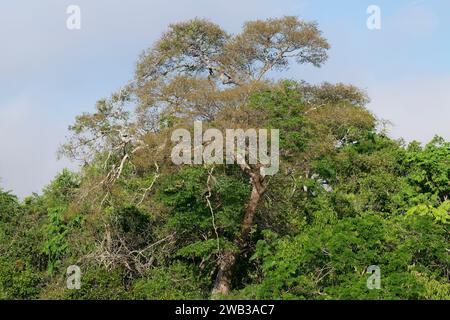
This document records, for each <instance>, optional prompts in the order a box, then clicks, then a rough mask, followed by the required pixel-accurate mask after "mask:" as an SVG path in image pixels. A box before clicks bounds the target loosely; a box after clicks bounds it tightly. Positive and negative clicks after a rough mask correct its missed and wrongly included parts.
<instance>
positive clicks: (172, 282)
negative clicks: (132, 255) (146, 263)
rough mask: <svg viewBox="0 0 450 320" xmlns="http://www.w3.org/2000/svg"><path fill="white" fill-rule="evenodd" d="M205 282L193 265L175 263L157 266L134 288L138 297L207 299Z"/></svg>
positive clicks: (149, 298)
mask: <svg viewBox="0 0 450 320" xmlns="http://www.w3.org/2000/svg"><path fill="white" fill-rule="evenodd" d="M202 286H205V283H204V282H202V281H201V279H199V278H198V277H197V276H196V275H195V271H194V270H192V267H189V266H186V265H184V264H181V263H175V264H174V265H171V266H169V267H168V268H166V267H164V268H155V269H153V270H152V271H151V272H149V274H148V275H146V276H144V277H143V278H142V279H140V280H138V281H137V282H136V283H135V285H134V288H133V290H132V292H133V295H134V297H135V298H136V299H145V300H171V299H188V300H189V299H190V300H198V299H205V298H207V296H205V294H204V292H205V291H204V288H202Z"/></svg>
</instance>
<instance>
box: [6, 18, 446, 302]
mask: <svg viewBox="0 0 450 320" xmlns="http://www.w3.org/2000/svg"><path fill="white" fill-rule="evenodd" d="M329 48H330V46H329V44H328V42H327V40H326V39H325V38H324V37H323V36H322V34H321V32H320V31H319V29H318V26H317V25H316V24H315V23H309V22H305V21H301V20H299V19H298V18H296V17H283V18H278V19H269V20H258V21H251V22H247V23H246V24H245V25H244V27H243V30H242V32H241V33H240V34H237V35H231V34H228V33H227V32H225V31H224V30H222V29H221V28H220V27H219V26H217V25H216V24H214V23H211V22H209V21H205V20H201V19H195V20H191V21H187V22H183V23H177V24H173V25H171V26H170V27H169V29H168V31H167V32H166V33H165V34H163V35H162V37H161V38H160V40H158V41H157V42H156V43H155V44H154V45H153V46H152V47H151V48H150V49H148V50H146V51H145V52H144V53H143V54H142V55H141V57H140V58H139V60H138V63H137V67H136V73H135V76H134V78H133V80H132V81H130V82H129V83H128V84H126V85H125V86H124V87H123V88H121V89H120V90H119V91H118V92H116V93H114V94H112V95H111V97H109V98H107V99H102V100H100V101H98V103H97V105H96V108H95V110H94V111H93V112H91V113H85V114H82V115H80V116H78V117H77V118H76V120H75V123H74V124H73V125H72V126H71V127H70V132H71V135H70V137H68V139H67V142H66V143H65V144H64V145H63V146H62V147H61V150H60V154H61V156H64V157H69V158H71V159H75V160H77V161H80V163H81V170H80V172H70V171H69V170H64V171H62V172H61V173H60V174H58V175H57V176H56V178H55V179H54V180H53V181H52V182H50V183H49V185H48V186H47V187H45V189H44V190H43V192H42V194H41V195H37V194H33V195H31V196H29V197H27V198H25V199H24V200H23V201H19V200H18V198H17V197H16V196H14V195H13V194H11V193H10V192H7V191H0V298H2V299H211V298H216V299H221V298H223V299H229V298H237V299H450V282H449V280H450V246H449V238H450V234H449V226H450V213H449V212H450V199H449V196H450V142H446V141H445V140H444V139H442V138H440V137H435V138H434V139H433V140H432V141H430V142H429V143H428V144H426V145H425V146H422V145H421V144H419V143H417V142H412V143H410V144H408V145H406V144H405V143H403V142H402V141H394V140H392V139H391V138H389V137H388V136H387V134H386V132H385V131H384V130H383V126H382V123H380V121H379V120H377V118H376V117H375V116H374V115H373V114H372V113H371V112H370V111H369V110H368V109H367V108H366V106H367V103H368V102H369V99H368V97H367V95H366V94H365V93H364V92H363V91H361V90H360V89H358V88H356V87H354V86H352V85H347V84H340V83H339V84H331V83H326V82H325V83H323V84H321V85H312V84H308V83H306V82H304V81H301V80H298V79H284V80H274V79H273V78H271V75H272V76H273V72H274V71H277V72H283V71H285V70H287V69H288V68H289V65H290V64H291V63H298V64H311V65H314V66H316V67H320V66H321V65H322V64H323V63H325V62H326V60H327V56H328V49H329ZM424 107H425V106H424ZM405 116H407V115H405ZM195 120H201V121H203V126H204V127H205V128H206V127H210V128H217V129H219V130H221V131H224V130H225V129H227V128H242V129H247V128H268V129H271V128H276V129H279V130H280V170H279V172H278V173H277V174H276V175H273V176H264V175H263V174H261V171H260V170H259V169H260V168H261V164H257V165H249V164H248V165H247V164H246V165H237V164H236V165H225V164H224V165H192V166H189V165H180V166H177V165H174V164H173V163H172V161H171V158H170V154H171V150H172V147H173V142H171V139H170V136H171V133H172V132H173V130H174V129H175V128H186V129H192V128H193V121H195ZM417 130H420V128H417ZM70 265H78V266H79V267H80V268H81V272H82V275H81V288H80V289H79V290H71V289H68V288H67V287H66V279H67V274H66V270H67V267H68V266H70ZM371 265H376V266H379V268H380V272H381V288H380V289H373V290H370V289H369V288H368V287H367V284H366V281H367V278H368V276H369V274H368V273H367V268H368V267H369V266H371Z"/></svg>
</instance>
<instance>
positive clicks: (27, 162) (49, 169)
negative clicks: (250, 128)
mask: <svg viewBox="0 0 450 320" xmlns="http://www.w3.org/2000/svg"><path fill="white" fill-rule="evenodd" d="M71 4H75V5H79V6H80V8H81V19H82V20H81V30H76V31H69V30H67V29H66V19H67V17H68V15H67V14H66V8H67V6H68V5H71ZM372 4H373V5H378V6H379V7H380V8H381V30H377V31H370V30H368V29H367V27H366V20H367V18H368V14H367V13H366V9H367V7H368V6H369V5H372ZM449 12H450V1H447V0H395V1H393V0H383V1H381V0H370V1H365V0H342V1H333V0H295V1H293V0H278V1H275V0H245V1H242V0H227V1H216V0H164V1H163V0H128V1H126V2H125V1H122V0H70V1H66V0H40V1H32V0H27V1H25V0H15V1H2V2H1V4H0V40H1V43H2V45H1V47H2V50H0V137H1V139H0V150H1V153H0V177H1V178H2V181H1V182H0V186H2V187H3V188H4V189H7V190H13V191H14V192H15V193H17V194H18V195H20V196H22V197H23V196H25V195H28V194H30V193H31V192H39V191H40V190H41V188H42V187H43V186H44V185H46V184H47V183H48V182H49V181H50V180H51V179H52V178H53V176H54V175H55V174H56V173H57V172H58V171H59V170H61V169H62V168H63V167H65V166H69V167H74V165H73V164H70V163H69V162H68V161H67V160H62V161H57V160H56V150H57V148H58V145H60V144H61V143H62V142H64V136H65V135H66V134H67V126H68V125H69V124H71V122H72V121H73V119H74V117H75V116H76V115H77V114H80V113H81V112H83V111H90V110H92V109H93V107H94V104H95V102H96V101H97V100H98V99H99V98H102V97H107V96H108V95H109V94H110V93H111V92H113V91H115V90H116V89H118V88H119V87H120V86H121V85H123V84H124V83H126V82H127V81H128V80H129V79H130V78H131V77H132V75H133V69H134V65H135V62H136V59H137V57H138V55H139V54H140V53H141V52H142V50H144V49H145V48H148V47H150V46H151V44H152V43H153V42H154V41H155V40H156V39H157V38H158V37H159V35H160V34H161V33H162V32H163V31H164V30H165V29H166V28H167V25H168V24H170V23H173V22H177V21H182V20H186V19H190V18H194V17H203V18H208V19H210V20H212V21H214V22H216V23H218V24H220V25H221V26H222V27H224V28H225V29H226V30H228V31H230V32H234V33H235V32H238V31H239V29H240V27H241V26H242V23H243V22H244V21H246V20H252V19H257V18H268V17H277V16H282V15H297V16H299V17H301V18H304V19H307V20H316V21H317V22H318V23H319V26H320V28H321V29H322V30H323V32H324V35H325V37H326V38H327V39H328V40H329V42H330V43H331V45H332V49H331V50H330V59H329V61H328V63H327V64H326V65H325V66H324V67H322V68H320V69H316V68H313V67H308V66H295V67H293V68H292V69H291V70H290V71H289V72H287V73H284V74H283V75H282V76H283V77H288V78H295V79H304V80H307V81H310V82H314V83H319V82H322V81H331V82H338V81H341V82H347V83H352V84H355V85H357V86H359V87H361V88H363V89H365V90H367V91H368V93H369V95H370V97H371V99H372V102H371V104H370V105H369V108H370V109H371V110H372V111H373V112H374V113H375V114H376V115H377V116H378V117H379V118H380V119H388V120H391V121H392V127H391V128H390V134H391V136H392V137H394V138H399V137H404V138H405V139H406V140H407V141H411V140H413V139H416V140H419V141H422V142H426V141H428V140H430V139H431V138H432V137H433V135H434V134H440V135H441V136H444V137H445V138H446V139H450V126H449V125H448V123H449V122H450V41H449V31H450V19H448V17H449ZM276 76H281V75H276Z"/></svg>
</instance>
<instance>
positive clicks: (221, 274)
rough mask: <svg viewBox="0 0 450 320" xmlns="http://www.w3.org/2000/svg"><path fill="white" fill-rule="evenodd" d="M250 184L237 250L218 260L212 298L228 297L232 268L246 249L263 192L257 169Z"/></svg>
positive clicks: (260, 177)
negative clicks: (218, 295)
mask: <svg viewBox="0 0 450 320" xmlns="http://www.w3.org/2000/svg"><path fill="white" fill-rule="evenodd" d="M251 182H252V193H251V195H250V199H249V201H248V203H247V205H246V207H245V215H244V220H243V221H242V225H241V233H240V235H239V237H238V238H237V239H236V240H235V241H234V242H235V245H236V247H237V248H238V250H237V251H226V252H224V253H222V255H221V257H220V260H219V271H218V272H217V276H216V281H215V284H214V289H213V291H212V295H213V296H214V295H217V294H221V295H228V294H229V293H230V291H231V280H232V275H233V267H234V265H235V264H236V260H237V258H238V257H239V255H240V254H241V253H242V252H243V251H244V250H245V248H246V247H247V244H248V243H247V241H248V237H249V235H250V231H251V229H252V226H253V220H254V218H255V214H256V209H257V208H258V204H259V201H260V199H261V196H262V195H263V193H264V191H265V186H264V177H263V176H262V175H261V174H260V173H259V169H258V172H257V173H253V174H251Z"/></svg>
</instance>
